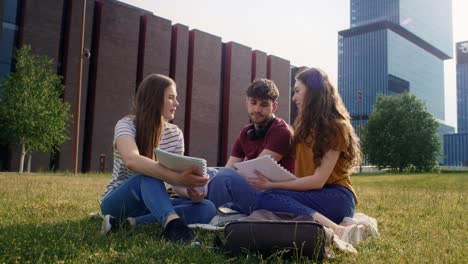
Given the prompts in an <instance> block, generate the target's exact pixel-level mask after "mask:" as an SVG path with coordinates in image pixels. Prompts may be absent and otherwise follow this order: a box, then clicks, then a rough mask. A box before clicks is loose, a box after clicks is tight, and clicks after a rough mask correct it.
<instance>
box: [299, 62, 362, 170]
mask: <svg viewBox="0 0 468 264" xmlns="http://www.w3.org/2000/svg"><path fill="white" fill-rule="evenodd" d="M296 81H299V82H301V83H302V84H303V85H304V86H305V87H306V91H305V94H304V100H303V103H302V110H301V111H299V113H298V116H297V117H296V120H295V122H294V137H293V148H295V147H296V146H297V144H299V143H306V144H308V145H309V146H311V147H312V142H314V144H313V153H314V164H315V167H318V166H320V164H321V162H322V159H323V156H324V155H325V153H326V152H327V151H329V150H330V149H331V148H332V147H333V146H334V145H336V142H332V140H333V139H336V138H337V137H343V141H344V142H345V144H346V146H347V149H346V151H345V152H343V153H341V154H340V155H342V157H344V158H345V159H346V161H347V162H346V165H347V166H348V167H349V168H351V167H352V166H355V165H358V164H360V162H361V150H360V145H359V139H358V138H357V136H356V133H355V132H354V129H353V127H352V126H351V123H350V116H349V113H348V110H346V107H345V105H344V103H343V101H342V100H341V97H340V95H339V94H338V91H337V90H336V88H335V87H333V85H332V84H331V83H330V81H329V79H328V76H327V75H326V74H325V73H324V72H323V71H322V70H320V69H316V68H305V69H304V70H302V71H301V72H299V73H298V74H297V75H296ZM335 141H336V140H335Z"/></svg>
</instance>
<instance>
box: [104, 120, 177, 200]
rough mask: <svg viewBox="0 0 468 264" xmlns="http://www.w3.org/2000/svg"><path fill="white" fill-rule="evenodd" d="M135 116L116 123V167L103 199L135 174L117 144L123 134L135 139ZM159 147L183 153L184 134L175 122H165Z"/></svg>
mask: <svg viewBox="0 0 468 264" xmlns="http://www.w3.org/2000/svg"><path fill="white" fill-rule="evenodd" d="M134 118H135V117H134V116H126V117H124V118H122V119H120V120H119V121H118V122H117V125H115V130H114V141H113V143H112V145H113V149H114V168H113V170H112V179H111V181H110V183H109V184H108V185H107V189H106V191H105V192H104V194H103V195H102V198H101V201H102V199H103V198H104V197H105V196H106V195H107V194H108V193H110V192H111V191H112V190H114V189H115V188H117V187H118V186H120V185H121V184H122V183H124V182H125V181H126V180H128V179H129V178H130V177H132V176H133V175H134V174H135V172H133V171H131V170H129V169H128V168H127V166H125V164H124V163H123V161H122V158H121V157H120V153H119V151H118V150H117V147H116V145H115V142H116V141H117V139H118V138H120V137H122V136H130V137H132V138H133V139H135V137H136V128H135V124H134V123H133V120H134ZM159 148H161V149H162V150H165V151H168V152H171V153H174V154H178V155H183V153H184V135H183V134H182V131H181V130H180V129H179V128H178V127H177V126H176V125H174V124H171V123H165V126H164V131H163V134H162V137H161V141H160V142H159Z"/></svg>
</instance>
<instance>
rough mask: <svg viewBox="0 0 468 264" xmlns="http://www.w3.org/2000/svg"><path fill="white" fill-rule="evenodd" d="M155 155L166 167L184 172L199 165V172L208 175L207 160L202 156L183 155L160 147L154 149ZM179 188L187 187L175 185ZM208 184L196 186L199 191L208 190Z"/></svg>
mask: <svg viewBox="0 0 468 264" xmlns="http://www.w3.org/2000/svg"><path fill="white" fill-rule="evenodd" d="M154 156H155V157H156V159H157V160H158V162H159V163H160V164H161V165H163V166H164V167H166V168H168V169H171V170H173V171H177V172H182V171H184V170H186V169H189V168H191V167H193V166H195V167H197V174H200V175H206V160H205V159H201V158H195V157H189V156H182V155H177V154H173V153H170V152H167V151H164V150H162V149H160V148H155V149H154ZM173 187H177V188H181V187H182V188H185V187H183V186H178V185H173ZM207 187H208V186H203V187H196V188H195V189H196V190H198V191H199V192H206V191H207Z"/></svg>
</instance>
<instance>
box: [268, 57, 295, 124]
mask: <svg viewBox="0 0 468 264" xmlns="http://www.w3.org/2000/svg"><path fill="white" fill-rule="evenodd" d="M267 78H268V79H271V80H273V81H274V82H275V84H276V86H277V87H278V90H279V92H280V96H279V99H278V110H277V111H276V115H277V116H278V117H280V118H282V119H284V120H285V121H286V122H288V123H289V107H290V102H291V100H290V94H291V92H290V64H289V61H288V60H285V59H282V58H279V57H276V56H274V55H268V59H267Z"/></svg>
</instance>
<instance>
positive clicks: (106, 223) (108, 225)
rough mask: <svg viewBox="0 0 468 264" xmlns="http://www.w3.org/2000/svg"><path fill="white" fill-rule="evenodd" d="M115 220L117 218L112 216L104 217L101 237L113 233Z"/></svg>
mask: <svg viewBox="0 0 468 264" xmlns="http://www.w3.org/2000/svg"><path fill="white" fill-rule="evenodd" d="M113 219H115V218H114V217H112V216H110V215H105V216H104V217H103V219H102V223H101V235H106V234H107V233H109V232H110V231H111V229H112V224H111V222H114V221H113Z"/></svg>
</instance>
